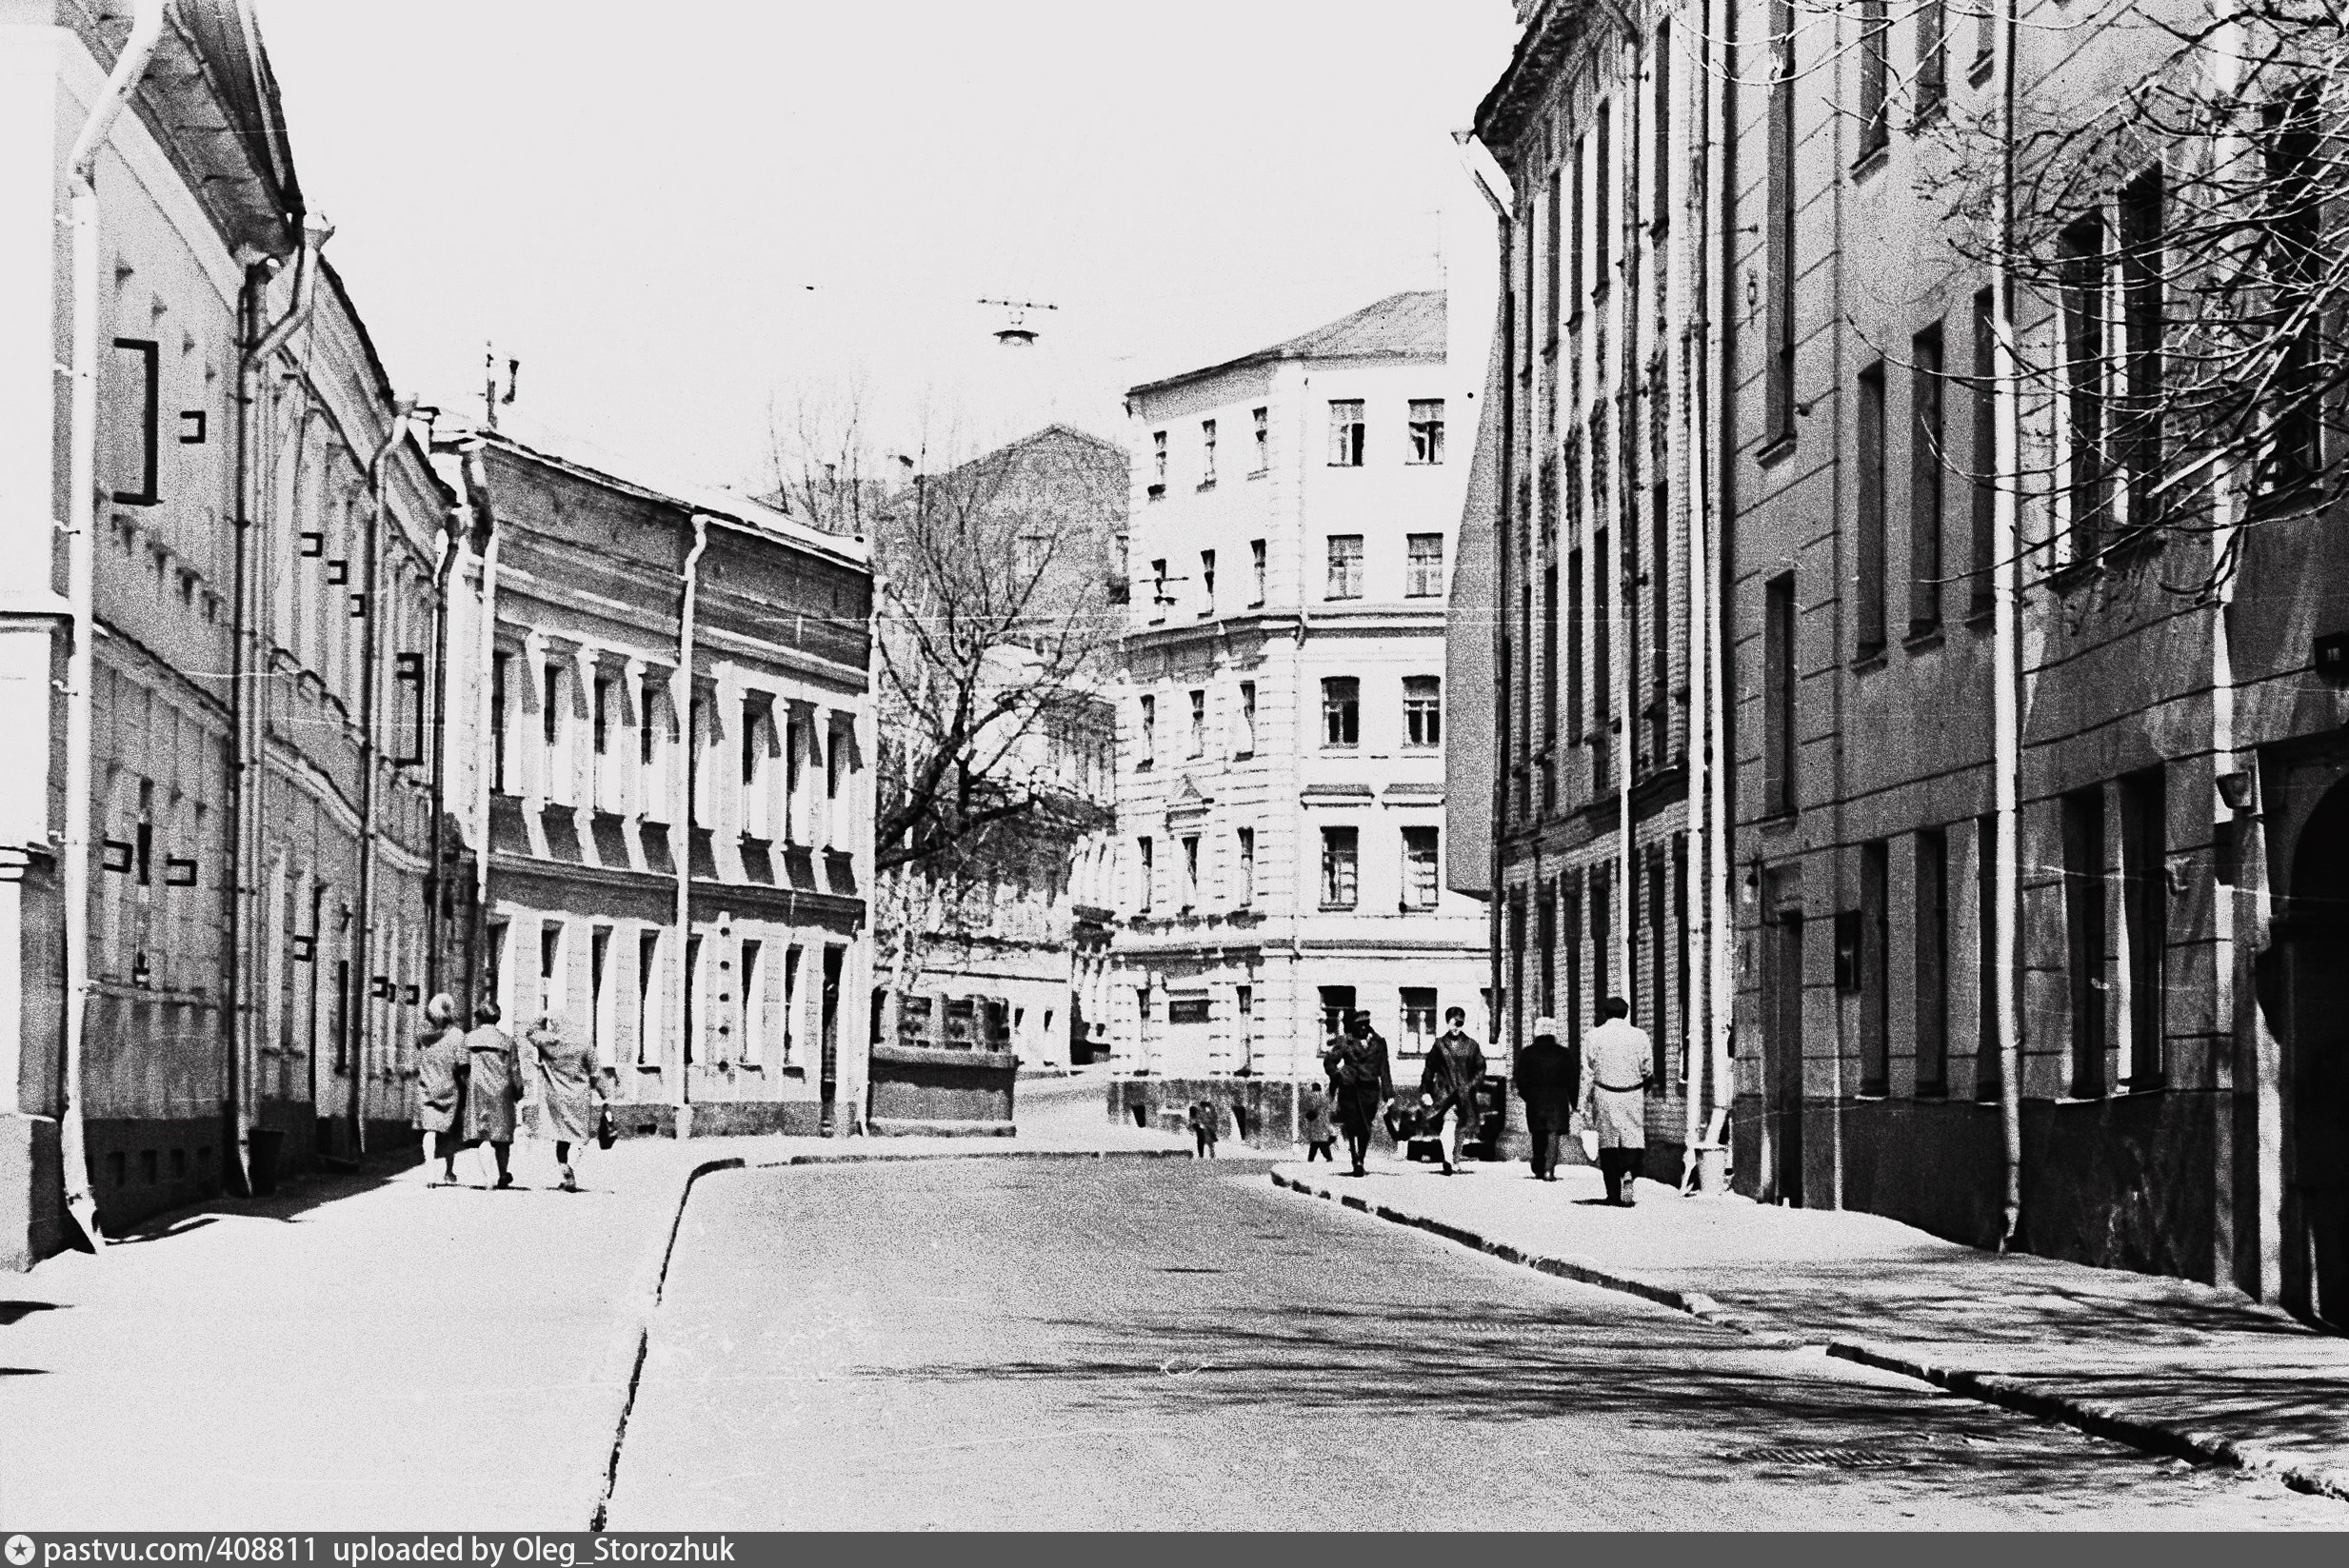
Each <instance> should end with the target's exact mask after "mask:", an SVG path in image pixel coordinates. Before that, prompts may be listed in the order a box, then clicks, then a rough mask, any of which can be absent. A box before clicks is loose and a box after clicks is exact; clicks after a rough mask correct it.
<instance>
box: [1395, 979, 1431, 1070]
mask: <svg viewBox="0 0 2349 1568" xmlns="http://www.w3.org/2000/svg"><path fill="white" fill-rule="evenodd" d="M1402 1000H1403V1040H1402V1054H1403V1055H1404V1056H1425V1055H1426V1054H1427V1053H1428V1051H1429V1050H1430V1049H1431V1048H1432V1047H1433V1046H1434V1045H1435V1042H1436V991H1435V987H1434V986H1432V985H1405V986H1403V988H1402Z"/></svg>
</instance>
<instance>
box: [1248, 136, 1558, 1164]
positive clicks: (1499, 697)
mask: <svg viewBox="0 0 2349 1568" xmlns="http://www.w3.org/2000/svg"><path fill="white" fill-rule="evenodd" d="M1475 139H1476V133H1475V132H1474V131H1464V130H1463V131H1456V132H1454V134H1453V137H1452V140H1453V142H1454V144H1455V145H1456V146H1457V147H1458V149H1459V151H1460V165H1461V168H1462V169H1464V170H1465V171H1466V172H1467V175H1468V179H1469V181H1470V183H1471V184H1473V185H1474V186H1475V187H1476V189H1477V190H1478V192H1479V193H1480V194H1482V195H1483V198H1484V205H1485V206H1487V207H1489V208H1492V209H1493V222H1494V224H1495V226H1496V227H1497V228H1499V229H1500V230H1501V242H1500V243H1501V309H1500V316H1501V323H1502V326H1501V353H1502V364H1501V408H1500V419H1501V463H1500V469H1501V472H1500V494H1501V505H1500V506H1497V507H1495V508H1494V510H1495V512H1496V513H1497V514H1498V515H1496V517H1495V518H1494V520H1493V521H1494V527H1493V601H1494V604H1493V609H1494V614H1493V648H1492V670H1493V740H1492V753H1493V785H1492V791H1491V794H1492V799H1491V800H1490V801H1489V802H1488V803H1487V805H1486V815H1485V835H1484V836H1485V840H1486V846H1485V858H1486V862H1487V866H1488V869H1487V870H1486V872H1485V877H1484V885H1485V893H1486V897H1485V901H1484V902H1485V903H1486V905H1487V907H1486V909H1485V911H1484V925H1485V938H1484V944H1485V947H1486V950H1487V955H1486V956H1487V963H1488V967H1489V969H1490V973H1491V980H1490V982H1488V985H1487V988H1486V991H1485V994H1486V995H1487V996H1489V997H1491V998H1492V999H1493V1003H1494V1004H1493V1005H1492V1006H1490V1007H1487V1008H1486V1009H1485V1010H1484V1040H1485V1043H1486V1044H1488V1045H1490V1046H1492V1047H1493V1050H1494V1054H1495V1055H1496V1056H1498V1055H1499V1054H1500V1050H1501V1044H1502V1042H1503V1040H1504V1039H1505V1038H1506V1035H1505V1033H1504V1031H1503V1028H1502V1025H1501V1019H1502V1015H1503V1012H1504V1011H1506V1012H1511V1013H1512V1014H1513V1013H1514V1009H1515V1008H1516V1006H1517V1003H1518V1001H1519V999H1518V998H1516V997H1513V996H1510V995H1508V993H1506V992H1505V991H1503V989H1502V988H1501V982H1502V969H1501V943H1502V921H1501V883H1502V880H1503V879H1502V870H1501V864H1502V855H1501V833H1502V828H1503V824H1504V821H1505V808H1506V806H1507V804H1508V761H1509V750H1510V747H1509V740H1510V736H1509V717H1510V713H1509V704H1510V683H1508V682H1505V681H1503V679H1502V671H1503V670H1504V669H1507V668H1508V667H1509V665H1508V664H1507V660H1508V656H1509V629H1510V628H1509V598H1510V595H1509V591H1508V589H1509V583H1508V579H1507V577H1506V575H1505V574H1504V572H1503V561H1504V559H1505V558H1504V556H1503V545H1504V544H1505V543H1506V539H1505V536H1506V534H1507V532H1508V530H1507V529H1506V528H1505V527H1503V526H1501V525H1502V524H1503V523H1504V522H1505V521H1506V520H1507V517H1508V508H1509V500H1510V497H1511V496H1512V495H1514V494H1515V493H1516V492H1515V486H1514V483H1513V482H1514V479H1515V474H1514V472H1513V467H1514V458H1515V447H1516V443H1517V417H1516V416H1517V410H1516V404H1515V393H1516V387H1517V377H1516V374H1515V372H1514V371H1513V369H1512V368H1511V367H1512V366H1513V365H1514V364H1515V361H1514V359H1513V358H1512V357H1511V356H1512V355H1513V353H1514V352H1515V344H1514V341H1513V340H1514V318H1515V315H1516V311H1517V286H1516V283H1515V282H1514V281H1513V277H1512V274H1511V272H1510V268H1512V267H1514V266H1515V265H1516V260H1517V257H1516V248H1517V219H1516V217H1515V215H1514V214H1512V213H1511V212H1510V211H1509V208H1508V204H1507V203H1505V202H1503V200H1502V199H1501V198H1500V197H1499V196H1497V195H1495V194H1494V193H1493V188H1492V186H1491V185H1490V184H1488V183H1487V182H1486V181H1485V178H1484V172H1483V169H1479V168H1477V166H1476V164H1475V162H1474V161H1473V160H1472V159H1471V158H1470V156H1469V152H1468V149H1469V147H1470V145H1471V144H1472V143H1473V142H1474V141H1475ZM1488 358H1489V356H1488ZM1508 1076H1509V1077H1511V1078H1514V1077H1516V1076H1517V1063H1516V1062H1515V1061H1514V1060H1513V1059H1512V1060H1511V1061H1510V1062H1509V1070H1508ZM1295 1100H1296V1096H1295V1094H1294V1093H1292V1094H1291V1096H1290V1102H1291V1104H1292V1105H1293V1104H1294V1103H1295ZM1502 1110H1503V1117H1502V1120H1503V1121H1504V1122H1505V1121H1507V1120H1508V1118H1507V1114H1506V1113H1507V1110H1508V1107H1507V1105H1506V1103H1505V1102H1504V1103H1503V1106H1502Z"/></svg>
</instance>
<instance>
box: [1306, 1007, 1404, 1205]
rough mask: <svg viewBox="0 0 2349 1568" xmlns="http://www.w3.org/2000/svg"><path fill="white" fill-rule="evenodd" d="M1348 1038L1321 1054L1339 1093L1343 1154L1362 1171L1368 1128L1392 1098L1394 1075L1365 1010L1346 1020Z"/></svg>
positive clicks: (1367, 1142) (1358, 1170)
mask: <svg viewBox="0 0 2349 1568" xmlns="http://www.w3.org/2000/svg"><path fill="white" fill-rule="evenodd" d="M1347 1030H1348V1033H1347V1037H1346V1038H1345V1039H1344V1040H1342V1041H1340V1042H1337V1043H1336V1044H1334V1045H1332V1046H1331V1047H1330V1048H1329V1050H1328V1051H1327V1052H1325V1053H1324V1055H1323V1057H1322V1064H1323V1065H1324V1067H1326V1068H1327V1069H1328V1071H1329V1080H1330V1082H1331V1083H1332V1084H1333V1085H1335V1087H1336V1089H1337V1095H1338V1125H1339V1126H1340V1127H1341V1128H1343V1129H1344V1132H1345V1148H1346V1153H1347V1154H1348V1155H1350V1156H1352V1158H1353V1161H1354V1166H1353V1170H1354V1174H1355V1175H1356V1176H1362V1175H1364V1174H1365V1171H1364V1165H1363V1161H1364V1160H1365V1159H1366V1158H1368V1156H1369V1153H1370V1129H1371V1128H1372V1127H1373V1126H1374V1125H1376V1123H1377V1121H1378V1116H1379V1109H1380V1107H1381V1106H1383V1105H1385V1104H1386V1103H1387V1102H1390V1101H1392V1100H1393V1099H1394V1098H1395V1075H1394V1073H1393V1071H1392V1070H1391V1069H1390V1068H1389V1067H1388V1065H1387V1056H1386V1042H1385V1041H1384V1039H1382V1038H1381V1037H1380V1035H1379V1032H1378V1031H1377V1030H1376V1029H1373V1028H1372V1027H1371V1026H1370V1015H1369V1014H1368V1013H1356V1014H1355V1015H1354V1016H1353V1017H1352V1018H1351V1019H1349V1020H1348V1021H1347Z"/></svg>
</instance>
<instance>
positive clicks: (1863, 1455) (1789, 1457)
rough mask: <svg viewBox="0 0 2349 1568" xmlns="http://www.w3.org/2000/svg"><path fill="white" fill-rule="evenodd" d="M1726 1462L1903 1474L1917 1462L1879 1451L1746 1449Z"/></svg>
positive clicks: (1911, 1456)
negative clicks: (1798, 1465)
mask: <svg viewBox="0 0 2349 1568" xmlns="http://www.w3.org/2000/svg"><path fill="white" fill-rule="evenodd" d="M1729 1458H1730V1459H1733V1460H1735V1461H1736V1462H1738V1463H1740V1464H1802V1465H1817V1466H1819V1467H1821V1468H1823V1469H1828V1470H1904V1469H1906V1468H1907V1467H1908V1466H1910V1465H1912V1464H1915V1463H1916V1462H1917V1459H1918V1456H1917V1455H1915V1454H1901V1453H1895V1452H1893V1451H1892V1450H1890V1449H1883V1448H1825V1447H1820V1448H1805V1447H1802V1446H1799V1445H1787V1446H1782V1447H1778V1448H1749V1449H1747V1450H1745V1452H1743V1453H1742V1454H1732V1455H1730V1456H1729Z"/></svg>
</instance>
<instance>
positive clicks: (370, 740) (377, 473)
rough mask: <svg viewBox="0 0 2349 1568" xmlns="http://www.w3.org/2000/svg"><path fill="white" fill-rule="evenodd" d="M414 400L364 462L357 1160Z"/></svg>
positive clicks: (399, 410)
mask: <svg viewBox="0 0 2349 1568" xmlns="http://www.w3.org/2000/svg"><path fill="white" fill-rule="evenodd" d="M415 412H416V400H415V399H414V398H403V399H401V400H400V402H399V404H398V405H397V407H395V408H394V410H393V412H392V415H391V428H390V429H388V430H387V431H386V432H384V439H383V444H382V445H381V446H379V447H376V448H375V450H374V451H373V452H372V453H371V454H370V455H369V456H368V460H367V487H368V503H369V505H368V518H367V546H366V547H367V560H366V561H365V562H364V563H362V564H361V568H360V574H359V612H360V614H361V615H362V616H364V617H365V619H366V626H367V630H366V635H364V636H363V637H362V638H361V639H360V640H359V942H358V948H359V964H358V972H357V974H356V975H355V976H354V977H353V978H354V980H355V981H356V982H357V984H358V987H359V995H358V996H357V997H356V998H355V999H353V1000H354V1001H355V1002H356V1003H357V1017H358V1019H359V1031H358V1039H357V1040H356V1042H354V1046H353V1049H352V1052H351V1062H350V1148H351V1153H352V1155H353V1156H354V1157H355V1158H358V1159H365V1158H366V1157H367V1076H368V1022H369V1018H370V1013H371V1009H370V1008H369V1007H368V1002H369V1001H370V999H371V996H372V990H373V984H372V982H371V980H370V979H369V977H370V975H371V974H372V973H373V970H374V967H375V837H376V816H377V813H378V812H379V811H380V809H381V799H382V794H383V790H382V786H381V784H379V782H378V781H377V779H376V771H377V761H378V757H379V748H378V747H377V745H376V744H375V707H376V690H375V688H376V685H377V683H378V682H379V681H380V680H381V679H382V677H383V650H382V642H383V623H384V618H383V616H382V614H381V613H380V611H381V608H382V606H381V605H379V604H378V603H377V596H378V594H379V593H380V591H381V585H382V574H383V553H384V537H383V535H384V465H385V464H386V463H388V461H390V458H391V453H392V450H393V448H395V447H398V446H399V444H400V442H401V441H402V440H403V439H405V438H406V436H407V435H408V425H409V422H410V421H411V420H412V419H413V418H414V417H415Z"/></svg>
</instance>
